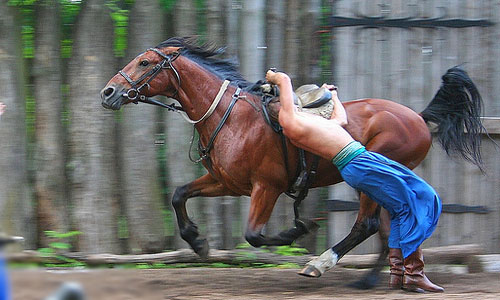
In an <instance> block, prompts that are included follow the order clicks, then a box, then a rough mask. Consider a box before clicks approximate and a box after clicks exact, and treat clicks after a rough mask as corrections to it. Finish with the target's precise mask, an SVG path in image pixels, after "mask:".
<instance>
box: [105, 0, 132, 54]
mask: <svg viewBox="0 0 500 300" xmlns="http://www.w3.org/2000/svg"><path fill="white" fill-rule="evenodd" d="M120 3H121V1H119V0H109V1H108V3H106V6H107V7H108V8H109V9H110V10H111V14H110V15H111V19H113V23H114V25H115V40H114V51H115V55H116V56H118V57H124V56H125V50H126V49H127V35H128V14H129V9H122V8H121V7H120V6H119V4H120ZM129 3H130V1H129Z"/></svg>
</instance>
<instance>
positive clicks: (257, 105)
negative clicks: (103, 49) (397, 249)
mask: <svg viewBox="0 0 500 300" xmlns="http://www.w3.org/2000/svg"><path fill="white" fill-rule="evenodd" d="M222 53H223V50H222V49H221V48H216V47H215V46H214V45H212V44H204V45H199V44H198V43H197V41H196V40H195V39H193V38H180V37H173V38H170V39H168V40H166V41H164V42H162V43H160V44H159V45H157V46H156V47H154V48H149V49H148V50H146V51H145V52H143V53H141V54H139V55H138V56H137V57H136V58H134V59H133V60H132V61H130V62H129V63H128V64H127V65H126V66H125V67H124V68H123V69H122V70H121V71H119V72H118V73H117V74H116V75H114V76H113V78H111V80H110V81H109V82H108V83H107V84H106V86H105V87H104V88H103V89H102V91H101V98H102V103H101V104H102V106H103V107H104V108H107V109H112V110H119V109H120V108H121V107H122V106H123V105H126V104H129V103H132V102H135V103H137V102H146V103H153V104H158V103H154V101H152V99H151V98H150V97H153V96H156V95H162V96H166V97H169V98H173V99H175V100H176V101H177V102H178V103H179V104H180V107H178V109H180V110H181V112H182V113H184V114H185V117H186V119H187V120H188V121H189V122H190V123H192V124H194V127H195V129H196V130H197V131H198V133H199V143H198V150H199V153H200V159H199V160H200V161H201V162H202V164H203V166H204V167H205V168H206V169H207V171H208V172H207V173H206V174H205V175H203V176H201V177H199V178H197V179H195V180H194V181H192V182H190V183H187V184H185V185H183V186H180V187H177V188H176V190H175V192H174V194H173V196H172V206H173V208H174V210H175V213H176V216H177V223H178V226H179V229H180V235H181V237H182V238H183V239H184V240H185V241H186V242H187V243H188V244H189V245H190V246H191V248H192V249H193V250H194V251H195V252H196V253H197V254H198V255H199V256H200V257H202V258H205V257H207V255H208V249H209V246H208V243H207V241H206V239H204V238H203V237H201V236H200V235H199V232H198V229H197V226H196V224H195V223H194V222H193V221H192V220H190V219H189V217H188V214H187V211H186V201H187V200H188V199H190V198H192V197H197V196H200V197H219V196H240V195H247V196H250V197H251V203H250V211H249V215H248V220H247V228H246V231H245V239H246V240H247V241H248V243H250V245H252V246H254V247H260V246H263V245H268V246H276V245H290V244H291V243H292V242H293V241H294V240H296V239H297V238H298V237H300V236H302V235H304V234H306V233H307V232H309V230H311V227H312V226H313V225H311V222H304V221H302V220H296V222H295V226H294V227H293V228H291V229H288V230H284V231H282V232H280V233H279V234H277V235H275V236H265V235H263V234H262V229H263V227H264V225H265V224H266V222H267V221H268V220H269V218H270V216H271V212H272V210H273V208H274V205H275V202H276V200H277V198H278V196H279V195H280V194H282V193H284V192H286V191H287V190H288V189H289V187H290V185H291V183H292V181H293V180H294V177H295V176H294V174H296V171H297V168H298V167H297V162H298V156H299V154H298V152H299V150H298V149H297V148H296V147H294V146H293V145H292V144H291V143H290V142H289V141H288V140H286V147H287V149H288V151H284V150H283V147H282V144H281V141H280V137H279V135H278V134H277V133H276V132H275V131H273V130H272V129H271V127H270V126H269V125H268V124H267V123H266V122H265V121H264V117H263V114H262V102H261V94H260V93H258V92H256V91H255V88H254V84H253V83H251V82H249V81H247V80H245V79H244V78H243V77H242V75H241V74H240V73H239V71H238V66H237V64H236V63H235V62H234V61H233V60H228V59H221V58H219V57H218V55H220V54H222ZM343 104H344V106H345V109H346V111H347V115H348V119H349V124H348V125H347V126H346V127H345V128H346V130H347V131H348V132H349V133H350V134H351V135H352V136H353V138H354V139H356V140H358V141H360V142H361V143H362V144H363V145H364V146H365V147H366V148H367V149H368V150H370V151H375V152H378V153H381V154H383V155H385V156H387V157H389V158H391V159H393V160H396V161H398V162H399V163H401V164H403V165H405V166H407V167H408V168H410V169H413V168H415V167H416V166H418V165H419V164H420V163H421V162H422V160H423V159H424V158H425V156H426V155H427V152H428V150H429V148H430V146H431V141H432V137H431V133H430V131H429V128H428V126H427V123H428V122H434V123H436V124H437V128H438V129H437V136H438V138H439V141H440V142H441V144H442V146H443V147H444V149H445V150H446V152H447V153H449V152H458V153H460V154H461V155H462V156H463V157H464V158H466V159H467V160H470V161H472V162H473V163H475V164H477V165H478V166H480V164H481V157H480V148H479V143H480V133H481V129H482V128H483V127H482V125H481V122H480V111H481V97H480V95H479V92H478V91H477V88H476V87H475V85H474V83H473V82H472V80H471V79H470V78H469V77H468V75H467V73H466V72H465V71H463V70H462V69H460V68H457V67H455V68H452V69H450V70H448V72H447V73H446V74H445V75H444V76H443V84H442V86H441V88H440V89H439V90H438V92H437V94H436V95H435V97H434V98H433V99H432V101H431V102H430V103H429V104H428V106H427V108H425V110H424V111H422V112H421V113H416V112H415V111H413V110H411V109H410V108H408V107H406V106H403V105H400V104H398V103H396V102H393V101H389V100H384V99H361V100H354V101H347V102H344V103H343ZM169 108H170V109H175V108H174V106H170V107H169ZM464 132H467V134H465V133H464ZM285 153H286V156H287V157H286V159H284V155H285ZM306 161H307V162H308V164H309V165H310V163H311V162H312V161H313V156H312V154H309V153H307V154H306ZM285 162H288V165H286V164H285ZM316 172H317V173H316V177H315V178H316V179H315V180H314V182H312V184H311V188H314V187H323V186H328V185H332V184H336V183H339V182H342V181H343V179H342V177H341V176H340V173H339V171H338V170H337V169H336V167H335V166H334V165H333V164H332V163H331V162H329V161H327V160H324V159H321V160H320V161H319V162H318V165H317V171H316ZM389 222H390V221H389V216H388V213H385V214H384V213H382V214H381V209H380V207H379V206H378V205H377V204H376V203H375V202H374V201H372V200H371V199H370V198H368V197H367V196H366V195H365V194H363V193H361V194H360V209H359V212H358V216H357V218H356V221H355V223H354V225H353V227H352V230H351V232H350V233H349V234H348V235H347V236H346V237H345V238H344V239H343V240H342V241H340V242H339V243H337V244H336V245H335V246H333V248H332V249H333V251H334V252H335V253H336V254H337V255H338V258H339V259H340V258H341V257H342V256H344V255H345V254H346V253H347V252H349V251H350V250H351V249H353V248H354V247H355V246H357V245H358V244H360V243H361V242H362V241H364V240H366V239H367V238H368V237H370V236H371V235H372V234H374V233H376V232H377V231H379V229H380V235H381V239H382V241H383V242H382V245H385V246H383V249H382V251H381V253H380V257H379V259H378V261H377V266H378V267H377V268H375V269H374V271H373V272H372V274H371V275H370V276H371V278H367V279H366V280H367V281H366V282H376V278H377V277H376V276H377V274H378V271H380V269H381V267H382V266H383V264H384V261H385V257H386V256H387V253H388V248H387V246H386V245H387V237H388V234H389V230H390V229H389Z"/></svg>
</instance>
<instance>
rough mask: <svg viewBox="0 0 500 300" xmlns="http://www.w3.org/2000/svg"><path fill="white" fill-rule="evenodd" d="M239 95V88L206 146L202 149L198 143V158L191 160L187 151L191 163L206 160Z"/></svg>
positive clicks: (199, 142)
mask: <svg viewBox="0 0 500 300" xmlns="http://www.w3.org/2000/svg"><path fill="white" fill-rule="evenodd" d="M240 93H241V88H239V87H238V88H237V89H236V91H235V92H234V94H233V97H232V99H231V103H229V106H228V107H227V109H226V112H225V113H224V115H223V116H222V118H221V120H220V121H219V124H218V125H217V128H215V130H214V132H213V133H212V136H210V140H209V141H208V144H207V146H206V147H203V146H202V145H201V140H199V141H198V151H199V152H200V158H199V159H197V160H193V159H191V151H189V154H190V159H191V161H193V162H200V161H202V160H203V159H206V158H208V153H209V152H210V150H211V149H212V147H213V145H214V142H215V138H216V137H217V135H218V134H219V132H220V130H221V129H222V127H223V126H224V124H225V123H226V121H227V119H228V118H229V115H230V114H231V111H232V110H233V107H234V105H235V104H236V101H238V99H240Z"/></svg>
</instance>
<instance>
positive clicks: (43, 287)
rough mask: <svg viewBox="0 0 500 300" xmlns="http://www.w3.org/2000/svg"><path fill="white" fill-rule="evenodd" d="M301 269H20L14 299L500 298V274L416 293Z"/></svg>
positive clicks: (448, 278) (446, 277)
mask: <svg viewBox="0 0 500 300" xmlns="http://www.w3.org/2000/svg"><path fill="white" fill-rule="evenodd" d="M297 271H298V270H296V269H278V268H266V269H251V268H245V269H239V268H219V269H218V268H185V269H149V270H137V269H134V270H126V269H89V270H66V271H64V270H59V271H53V270H52V271H51V270H44V269H31V270H29V269H27V270H22V269H17V270H11V271H10V278H11V282H12V289H13V291H12V293H13V299H14V300H42V299H44V298H45V297H47V296H48V295H50V294H51V293H52V292H53V291H55V290H56V289H58V288H59V287H60V285H61V284H62V283H63V282H67V281H72V282H78V283H80V284H81V285H82V286H83V288H84V290H85V293H86V296H87V299H88V300H101V299H102V300H115V299H116V300H118V299H119V300H127V299H134V300H136V299H141V300H153V299H154V300H157V299H159V300H165V299H169V300H188V299H189V300H190V299H217V300H218V299H220V300H222V299H224V300H232V299H235V300H241V299H273V300H275V299H305V300H312V299H314V300H322V299H345V300H347V299H389V300H390V299H474V300H479V299H500V273H477V274H459V275H457V274H451V273H448V272H430V273H427V276H428V277H429V278H430V279H431V280H432V281H433V282H435V283H437V284H439V285H442V286H443V287H444V288H445V292H444V294H431V293H426V294H415V293H407V292H404V291H399V290H398V291H392V290H388V289H387V287H386V283H387V281H388V277H389V274H388V273H383V274H382V277H381V283H379V284H378V286H377V287H376V288H375V289H373V290H357V289H355V288H351V287H349V286H348V284H350V283H353V282H355V281H356V280H359V279H360V278H361V277H362V276H363V275H364V274H366V272H368V271H367V270H356V269H347V268H337V269H334V270H331V271H329V272H327V273H325V274H324V275H323V276H322V277H320V278H317V279H316V278H306V277H302V276H298V275H297V274H296V273H297Z"/></svg>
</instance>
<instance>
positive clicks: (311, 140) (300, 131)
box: [266, 71, 354, 160]
mask: <svg viewBox="0 0 500 300" xmlns="http://www.w3.org/2000/svg"><path fill="white" fill-rule="evenodd" d="M266 80H267V81H269V82H270V83H273V84H276V85H277V86H278V87H279V89H280V97H279V99H280V102H281V110H280V113H279V122H280V125H281V126H282V127H283V133H284V134H285V135H286V136H287V137H288V138H289V139H290V141H291V142H292V143H293V144H294V145H295V146H297V147H299V148H302V149H304V150H306V151H309V152H311V153H314V154H316V155H319V156H321V157H323V158H325V159H327V160H331V159H332V158H333V157H334V156H335V155H337V153H339V152H340V150H342V149H343V148H344V147H345V146H346V145H347V144H349V143H350V142H352V141H354V139H353V138H352V137H351V135H350V134H349V133H348V132H347V131H346V130H345V129H344V128H343V127H342V126H345V125H347V116H346V112H345V109H344V106H343V105H342V103H341V102H340V100H339V99H338V97H337V92H336V91H335V90H332V100H333V101H334V109H333V113H332V117H331V118H330V120H327V119H325V118H322V117H320V116H316V115H312V114H309V113H306V112H300V111H298V110H297V109H296V107H295V106H294V104H293V96H292V95H293V94H292V84H291V81H290V78H289V77H288V75H286V74H284V73H275V72H273V71H268V72H267V74H266Z"/></svg>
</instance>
